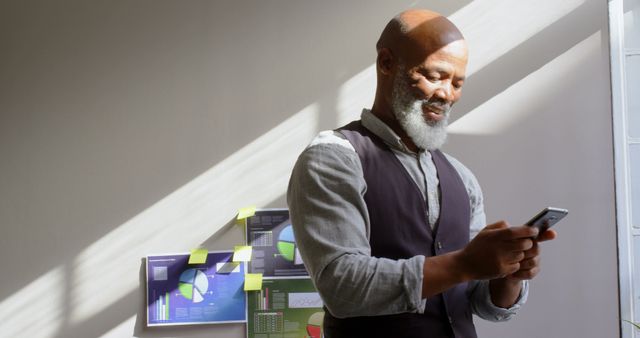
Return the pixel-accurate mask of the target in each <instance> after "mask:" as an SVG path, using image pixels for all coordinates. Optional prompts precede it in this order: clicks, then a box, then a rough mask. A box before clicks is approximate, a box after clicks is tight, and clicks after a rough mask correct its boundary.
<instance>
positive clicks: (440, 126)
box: [391, 65, 451, 150]
mask: <svg viewBox="0 0 640 338" xmlns="http://www.w3.org/2000/svg"><path fill="white" fill-rule="evenodd" d="M405 74H406V71H405V67H404V66H402V65H400V66H398V76H396V78H395V81H394V82H393V89H392V92H391V108H392V109H393V113H394V115H395V117H396V119H397V120H398V122H399V123H400V126H402V129H404V131H405V132H406V133H407V135H408V136H409V138H411V140H412V141H413V143H414V144H415V145H416V146H417V147H418V148H421V149H426V150H435V149H439V148H440V147H442V145H443V144H444V143H445V141H446V140H447V125H448V123H449V112H450V111H451V106H450V105H448V104H441V103H438V102H429V99H427V100H418V99H416V98H415V97H413V96H412V95H411V93H410V89H411V85H410V84H409V81H408V79H407V76H406V75H405ZM423 106H434V107H436V108H437V109H438V110H442V111H443V112H442V114H443V115H444V117H443V119H442V120H440V121H437V122H432V121H429V120H426V119H425V117H424V115H423V112H422V107H423Z"/></svg>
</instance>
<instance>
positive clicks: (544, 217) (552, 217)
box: [525, 207, 569, 233]
mask: <svg viewBox="0 0 640 338" xmlns="http://www.w3.org/2000/svg"><path fill="white" fill-rule="evenodd" d="M568 213H569V210H567V209H561V208H552V207H547V208H544V209H543V210H542V211H540V212H539V213H538V214H537V215H535V216H534V217H533V218H532V219H530V220H529V222H527V223H525V224H526V225H528V226H531V227H536V228H538V229H540V232H539V233H543V232H544V231H546V230H547V229H549V228H551V227H552V226H553V225H554V224H556V223H558V222H559V221H560V220H561V219H563V218H564V216H567V214H568Z"/></svg>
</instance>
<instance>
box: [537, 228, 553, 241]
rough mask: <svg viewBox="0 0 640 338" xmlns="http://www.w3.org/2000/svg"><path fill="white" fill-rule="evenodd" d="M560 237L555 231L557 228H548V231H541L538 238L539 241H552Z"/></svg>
mask: <svg viewBox="0 0 640 338" xmlns="http://www.w3.org/2000/svg"><path fill="white" fill-rule="evenodd" d="M557 237H558V233H557V232H555V230H552V229H548V230H547V231H544V232H543V233H541V234H540V235H539V236H538V238H536V240H537V241H538V242H545V241H551V240H554V239H556V238H557Z"/></svg>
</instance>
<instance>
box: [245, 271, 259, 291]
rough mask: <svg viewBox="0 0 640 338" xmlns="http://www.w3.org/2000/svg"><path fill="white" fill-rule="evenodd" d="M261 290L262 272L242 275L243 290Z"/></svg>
mask: <svg viewBox="0 0 640 338" xmlns="http://www.w3.org/2000/svg"><path fill="white" fill-rule="evenodd" d="M260 290H262V274H261V273H248V274H246V275H244V291H260Z"/></svg>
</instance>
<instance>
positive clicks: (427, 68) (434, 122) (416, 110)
mask: <svg viewBox="0 0 640 338" xmlns="http://www.w3.org/2000/svg"><path fill="white" fill-rule="evenodd" d="M411 61H412V63H411V64H412V66H411V68H409V67H408V66H407V65H406V64H405V63H404V61H403V60H398V63H397V66H396V71H395V74H394V77H393V84H392V88H391V99H390V101H391V102H390V103H391V110H392V111H393V115H394V116H395V118H396V120H397V122H398V123H399V124H400V126H401V127H402V129H403V130H404V132H405V133H406V134H407V136H408V137H409V138H410V139H411V141H413V143H414V144H415V145H416V146H417V147H418V148H422V149H427V150H433V149H438V148H440V147H441V146H442V145H443V144H444V142H445V140H446V135H447V133H446V127H447V124H448V118H449V112H450V110H451V107H452V106H453V104H454V103H455V102H457V101H458V100H459V99H460V95H461V92H462V85H463V83H464V78H465V69H466V65H467V49H466V44H465V43H464V41H463V40H458V41H455V42H452V43H450V44H448V45H446V46H444V47H442V48H440V49H439V50H437V51H435V52H432V53H431V54H429V55H428V56H427V57H426V58H424V60H421V61H420V60H418V61H417V62H416V61H415V60H411Z"/></svg>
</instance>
